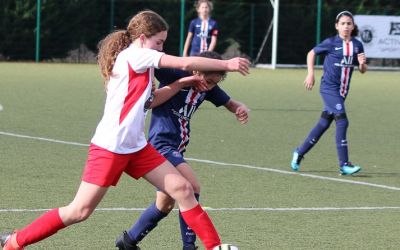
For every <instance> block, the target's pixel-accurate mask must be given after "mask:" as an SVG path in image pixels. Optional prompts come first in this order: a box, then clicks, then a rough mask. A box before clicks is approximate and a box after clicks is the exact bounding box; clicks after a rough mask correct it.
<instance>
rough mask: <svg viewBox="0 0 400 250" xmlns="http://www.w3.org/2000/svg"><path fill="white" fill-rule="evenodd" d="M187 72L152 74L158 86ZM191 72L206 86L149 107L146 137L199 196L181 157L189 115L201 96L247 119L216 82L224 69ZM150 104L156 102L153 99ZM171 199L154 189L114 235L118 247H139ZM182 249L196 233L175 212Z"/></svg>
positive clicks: (206, 54)
mask: <svg viewBox="0 0 400 250" xmlns="http://www.w3.org/2000/svg"><path fill="white" fill-rule="evenodd" d="M200 56H203V57H208V58H214V59H218V58H221V57H220V55H219V54H217V53H216V52H211V51H207V52H203V53H201V54H200ZM191 74H192V73H191V72H187V71H182V70H175V69H160V70H156V71H155V76H156V78H157V79H158V80H159V81H160V86H159V87H160V88H163V87H165V86H168V85H169V84H171V83H173V82H175V81H176V80H178V79H182V78H183V77H187V76H189V75H191ZM193 74H194V75H198V76H200V77H202V78H203V79H204V80H205V81H206V82H207V84H208V86H209V90H208V91H205V92H197V91H196V89H195V88H194V87H189V88H185V89H182V90H181V91H180V92H178V94H176V95H175V96H173V97H172V98H171V99H170V100H168V101H167V102H165V103H164V104H161V105H160V106H158V107H156V108H153V111H152V117H151V122H150V131H149V140H150V143H151V144H152V145H154V147H155V148H156V149H157V150H158V151H159V152H160V153H161V154H162V155H164V156H165V157H166V158H167V159H168V160H169V161H170V162H171V163H172V164H173V165H174V166H175V167H176V168H177V169H178V171H179V172H180V173H181V174H182V175H183V176H184V177H185V178H186V179H187V180H189V182H190V183H191V184H192V185H193V189H194V192H195V196H196V198H197V199H199V194H200V185H199V182H198V180H197V178H196V175H195V173H194V172H193V169H192V168H191V167H190V166H189V164H188V163H187V162H186V161H185V159H184V157H183V153H184V152H185V150H186V146H187V145H188V144H189V136H190V119H191V117H192V115H193V114H194V112H195V111H196V110H197V109H198V108H199V106H200V105H201V103H202V102H203V101H204V100H207V101H210V102H212V103H213V104H214V105H215V106H217V107H218V106H222V105H224V106H225V107H226V108H227V109H228V110H229V111H231V112H233V113H234V114H235V115H236V117H237V120H238V121H239V122H240V123H242V124H244V123H246V122H247V121H248V108H247V107H246V105H244V104H242V103H240V102H238V101H235V100H233V99H231V98H230V97H229V96H228V95H227V94H226V93H225V92H224V91H223V90H222V89H221V88H220V87H219V86H217V84H218V83H219V82H220V81H221V80H223V79H224V77H225V75H226V72H224V71H220V72H198V71H194V72H193ZM152 105H153V106H156V105H159V103H153V104H152ZM174 203H175V201H174V200H173V199H172V198H171V197H170V196H169V195H167V194H166V193H165V192H162V191H157V198H156V202H155V203H153V204H152V205H150V207H148V208H147V209H146V210H145V211H144V212H143V213H142V215H141V217H140V218H139V220H138V221H137V222H136V224H135V225H133V226H132V228H131V229H130V230H129V231H128V232H124V234H123V235H122V236H120V237H119V238H118V239H117V242H116V246H117V247H119V249H121V250H132V249H139V248H138V247H137V246H136V244H137V243H138V242H140V241H141V240H142V239H143V238H144V237H145V236H146V235H147V234H148V233H149V232H150V231H151V230H152V229H153V228H155V227H156V226H157V223H158V222H159V221H160V220H161V219H163V218H164V217H165V216H167V215H168V213H169V212H170V211H171V210H172V208H173V207H174ZM179 221H180V226H181V234H182V241H183V249H184V250H185V249H186V250H189V249H196V247H195V240H196V235H195V234H194V232H193V231H192V230H191V229H190V228H189V227H188V226H187V224H186V223H185V221H184V220H183V219H182V217H181V215H180V214H179Z"/></svg>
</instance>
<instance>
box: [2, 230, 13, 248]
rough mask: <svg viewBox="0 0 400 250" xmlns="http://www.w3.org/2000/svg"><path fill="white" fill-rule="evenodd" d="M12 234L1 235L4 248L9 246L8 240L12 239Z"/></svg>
mask: <svg viewBox="0 0 400 250" xmlns="http://www.w3.org/2000/svg"><path fill="white" fill-rule="evenodd" d="M11 235H12V233H10V232H8V233H2V234H0V246H1V247H2V248H4V246H5V245H6V244H7V242H8V240H10V239H11Z"/></svg>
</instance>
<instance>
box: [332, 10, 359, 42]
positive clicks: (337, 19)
mask: <svg viewBox="0 0 400 250" xmlns="http://www.w3.org/2000/svg"><path fill="white" fill-rule="evenodd" d="M342 16H348V17H350V18H351V20H352V21H353V24H354V29H353V31H352V32H351V36H358V27H357V25H356V24H355V23H354V17H353V14H352V13H351V12H350V11H348V10H344V11H342V12H340V13H339V14H337V16H336V19H335V23H338V22H339V19H340V18H341V17H342Z"/></svg>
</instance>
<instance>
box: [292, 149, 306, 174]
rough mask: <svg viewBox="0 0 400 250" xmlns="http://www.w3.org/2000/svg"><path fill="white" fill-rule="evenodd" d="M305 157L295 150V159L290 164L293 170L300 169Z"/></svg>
mask: <svg viewBox="0 0 400 250" xmlns="http://www.w3.org/2000/svg"><path fill="white" fill-rule="evenodd" d="M303 158H304V156H303V155H300V154H299V153H297V151H294V152H293V159H292V162H291V163H290V166H291V167H292V170H293V171H298V170H299V168H300V163H301V160H303Z"/></svg>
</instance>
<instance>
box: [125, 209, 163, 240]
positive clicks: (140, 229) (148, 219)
mask: <svg viewBox="0 0 400 250" xmlns="http://www.w3.org/2000/svg"><path fill="white" fill-rule="evenodd" d="M167 215H168V214H167V213H163V212H161V211H160V210H158V208H157V207H156V204H155V203H153V204H152V205H150V206H149V207H148V208H147V209H146V210H145V211H144V212H143V213H142V214H141V215H140V218H139V220H138V221H136V223H135V225H133V226H132V227H131V229H129V231H128V235H129V238H131V239H132V240H134V241H136V242H139V241H141V240H142V239H143V238H144V237H145V236H146V235H147V234H148V233H149V232H150V231H151V230H153V229H154V228H155V227H156V226H157V224H158V222H159V221H160V220H162V219H163V218H165V217H166V216H167Z"/></svg>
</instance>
